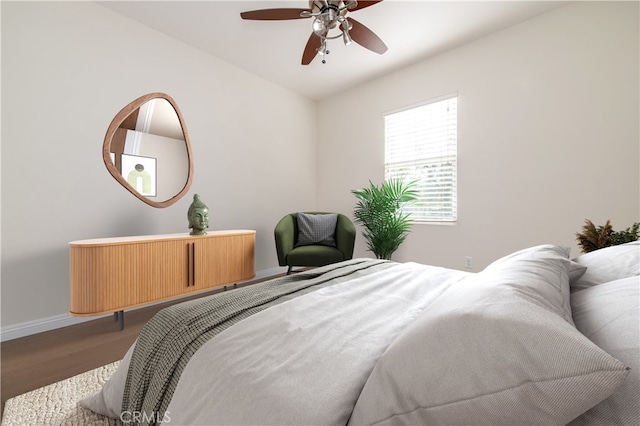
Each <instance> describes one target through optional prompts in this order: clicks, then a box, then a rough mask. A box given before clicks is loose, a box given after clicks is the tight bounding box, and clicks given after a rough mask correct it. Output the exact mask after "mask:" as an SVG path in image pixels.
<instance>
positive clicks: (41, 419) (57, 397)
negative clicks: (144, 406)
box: [2, 361, 119, 426]
mask: <svg viewBox="0 0 640 426" xmlns="http://www.w3.org/2000/svg"><path fill="white" fill-rule="evenodd" d="M118 363H119V361H117V362H114V363H112V364H107V365H105V366H102V367H99V368H96V369H95V370H91V371H87V372H86V373H82V374H78V375H77V376H74V377H71V378H69V379H66V380H62V381H60V382H57V383H53V384H51V385H49V386H45V387H42V388H40V389H36V390H34V391H31V392H27V393H25V394H22V395H18V396H16V397H14V398H11V399H9V400H7V402H6V404H5V407H4V414H3V416H2V425H3V426H5V425H6V426H25V425H37V426H45V425H47V426H48V425H64V426H72V425H73V426H87V425H90V426H102V425H118V424H119V422H117V421H116V420H113V419H109V418H108V417H105V416H101V415H99V414H96V413H94V412H92V411H89V410H86V409H84V408H82V407H79V406H78V404H77V403H78V401H80V400H81V399H82V398H84V397H85V396H88V395H91V394H93V393H95V392H97V391H98V390H100V388H101V387H102V385H103V384H104V383H105V382H106V381H107V380H108V379H109V378H110V377H111V375H112V374H113V373H114V372H115V371H116V368H117V366H118Z"/></svg>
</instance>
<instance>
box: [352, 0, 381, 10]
mask: <svg viewBox="0 0 640 426" xmlns="http://www.w3.org/2000/svg"><path fill="white" fill-rule="evenodd" d="M381 1H382V0H371V1H358V4H357V5H356V7H354V8H352V9H349V12H353V11H354V10H360V9H364V8H365V7H369V6H373V5H374V4H376V3H380V2H381Z"/></svg>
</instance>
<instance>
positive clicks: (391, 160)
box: [384, 95, 458, 222]
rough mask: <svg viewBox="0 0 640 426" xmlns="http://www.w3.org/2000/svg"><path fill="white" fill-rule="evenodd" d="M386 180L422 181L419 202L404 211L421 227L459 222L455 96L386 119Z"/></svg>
mask: <svg viewBox="0 0 640 426" xmlns="http://www.w3.org/2000/svg"><path fill="white" fill-rule="evenodd" d="M384 128H385V178H386V179H391V178H404V179H405V180H407V181H412V180H415V181H417V185H416V188H415V189H416V190H417V192H418V201H417V202H416V203H414V204H412V205H410V206H407V207H405V211H406V212H407V213H409V214H410V215H411V218H412V220H414V221H417V222H455V221H456V219H457V191H456V186H457V139H458V98H457V96H456V95H452V96H451V97H447V98H445V99H442V98H441V99H440V100H438V101H435V102H430V103H428V104H423V105H420V106H417V107H413V108H410V109H406V110H403V111H399V112H394V113H389V114H387V115H385V116H384Z"/></svg>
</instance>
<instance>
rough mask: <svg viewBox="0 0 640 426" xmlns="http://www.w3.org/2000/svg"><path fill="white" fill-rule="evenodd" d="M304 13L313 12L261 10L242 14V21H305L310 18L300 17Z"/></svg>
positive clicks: (283, 9)
mask: <svg viewBox="0 0 640 426" xmlns="http://www.w3.org/2000/svg"><path fill="white" fill-rule="evenodd" d="M302 12H311V11H310V10H309V9H291V8H281V9H259V10H249V11H246V12H241V13H240V17H241V18H242V19H253V20H257V21H282V20H285V19H305V18H308V16H300V13H302Z"/></svg>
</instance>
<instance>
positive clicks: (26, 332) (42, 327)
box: [0, 267, 286, 342]
mask: <svg viewBox="0 0 640 426" xmlns="http://www.w3.org/2000/svg"><path fill="white" fill-rule="evenodd" d="M284 272H286V268H280V267H275V268H269V269H264V270H261V271H258V272H257V273H256V276H255V277H253V278H252V279H251V280H248V281H243V282H249V281H254V280H263V279H265V278H269V277H273V276H275V275H279V274H282V273H284ZM238 284H240V283H238ZM164 302H166V301H163V302H158V303H164ZM151 305H152V304H151V303H150V304H148V305H145V306H141V307H139V308H134V309H140V308H144V307H147V306H151ZM107 316H111V314H108V315H96V316H91V317H74V316H72V315H70V314H68V313H67V314H60V315H54V316H51V317H47V318H41V319H36V320H31V321H25V322H21V323H18V324H12V325H7V326H5V327H2V328H1V329H0V342H6V341H7V340H13V339H19V338H20V337H26V336H31V335H32V334H38V333H43V332H45V331H51V330H55V329H57V328H63V327H68V326H70V325H76V324H81V323H83V322H87V321H93V320H96V319H98V318H103V317H107Z"/></svg>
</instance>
